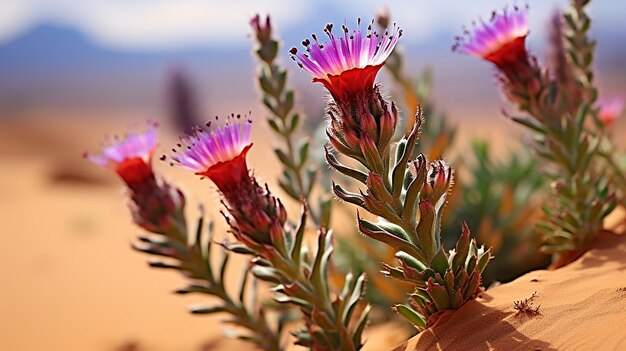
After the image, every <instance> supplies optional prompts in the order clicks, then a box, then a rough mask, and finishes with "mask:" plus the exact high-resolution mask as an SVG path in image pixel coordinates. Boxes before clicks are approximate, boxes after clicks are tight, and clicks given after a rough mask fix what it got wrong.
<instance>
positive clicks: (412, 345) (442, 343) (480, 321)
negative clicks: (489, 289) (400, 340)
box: [392, 301, 557, 351]
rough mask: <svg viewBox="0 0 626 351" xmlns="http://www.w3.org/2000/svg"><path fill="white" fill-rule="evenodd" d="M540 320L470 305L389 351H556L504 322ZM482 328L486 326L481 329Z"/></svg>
mask: <svg viewBox="0 0 626 351" xmlns="http://www.w3.org/2000/svg"><path fill="white" fill-rule="evenodd" d="M518 317H521V319H518V320H517V321H518V322H519V323H524V322H525V321H526V320H528V318H540V317H541V316H535V317H529V316H523V315H515V313H514V312H510V313H505V312H502V311H499V310H497V309H495V308H492V307H488V306H486V305H484V304H482V303H480V302H478V301H470V302H468V303H466V304H465V305H463V307H461V308H460V309H459V310H458V311H456V312H454V313H450V314H448V315H444V316H442V317H441V319H440V320H439V321H437V323H436V324H435V325H434V326H433V327H431V328H429V329H427V330H425V331H423V332H422V333H421V334H420V335H419V336H418V337H415V338H413V339H411V340H409V341H408V342H407V343H404V344H402V345H400V346H398V347H396V348H395V349H393V350H392V351H422V350H464V351H474V350H476V351H482V350H506V351H509V350H537V351H539V350H541V351H556V350H557V349H555V348H554V347H552V346H551V345H550V344H549V343H547V342H545V341H542V340H536V339H530V338H528V337H527V336H526V335H523V334H522V333H520V332H519V331H518V330H517V328H516V327H515V326H514V325H512V324H511V323H510V322H509V321H507V319H508V320H511V318H518ZM484 326H490V327H489V328H485V327H484Z"/></svg>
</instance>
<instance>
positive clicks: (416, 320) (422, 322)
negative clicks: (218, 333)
mask: <svg viewBox="0 0 626 351" xmlns="http://www.w3.org/2000/svg"><path fill="white" fill-rule="evenodd" d="M393 307H394V309H395V310H396V311H397V312H398V313H399V314H400V315H401V316H402V317H404V318H406V319H408V320H409V322H411V323H413V325H414V326H416V327H418V328H426V318H425V317H424V316H422V315H421V314H419V313H418V312H417V311H415V310H413V309H412V308H410V307H409V306H407V305H394V306H393Z"/></svg>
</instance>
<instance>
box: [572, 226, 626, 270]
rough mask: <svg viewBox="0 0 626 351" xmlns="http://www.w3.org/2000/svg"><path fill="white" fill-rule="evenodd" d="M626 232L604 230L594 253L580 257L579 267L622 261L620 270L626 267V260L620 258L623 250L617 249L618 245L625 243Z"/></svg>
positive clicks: (594, 266) (594, 248)
mask: <svg viewBox="0 0 626 351" xmlns="http://www.w3.org/2000/svg"><path fill="white" fill-rule="evenodd" d="M625 239H626V234H616V233H613V232H610V231H603V232H602V233H601V234H600V235H599V238H598V241H597V242H596V243H595V245H594V247H593V249H592V250H593V251H594V254H593V255H583V257H581V258H580V266H579V267H578V269H589V268H598V267H600V266H602V265H604V264H606V263H609V262H611V263H616V262H622V264H620V265H619V267H616V269H618V270H624V269H626V260H620V257H619V256H621V255H622V253H621V251H619V250H615V248H616V247H618V246H620V245H624V242H625Z"/></svg>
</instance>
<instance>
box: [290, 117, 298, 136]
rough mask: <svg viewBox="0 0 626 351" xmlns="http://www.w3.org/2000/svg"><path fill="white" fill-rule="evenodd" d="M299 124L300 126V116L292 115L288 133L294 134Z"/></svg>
mask: <svg viewBox="0 0 626 351" xmlns="http://www.w3.org/2000/svg"><path fill="white" fill-rule="evenodd" d="M299 124H300V115H299V114H297V113H294V114H293V116H291V123H290V124H289V132H290V133H293V132H295V131H296V129H297V128H298V125H299Z"/></svg>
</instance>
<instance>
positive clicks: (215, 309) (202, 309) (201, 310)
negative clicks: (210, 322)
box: [189, 305, 228, 314]
mask: <svg viewBox="0 0 626 351" xmlns="http://www.w3.org/2000/svg"><path fill="white" fill-rule="evenodd" d="M227 311H228V309H227V308H226V307H225V306H220V305H217V306H211V305H192V306H189V312H191V313H193V314H213V313H219V312H227Z"/></svg>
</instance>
